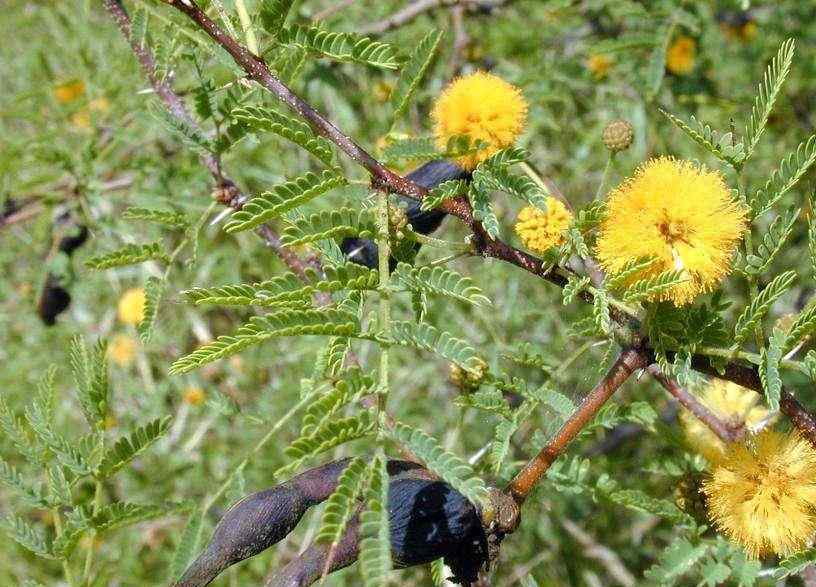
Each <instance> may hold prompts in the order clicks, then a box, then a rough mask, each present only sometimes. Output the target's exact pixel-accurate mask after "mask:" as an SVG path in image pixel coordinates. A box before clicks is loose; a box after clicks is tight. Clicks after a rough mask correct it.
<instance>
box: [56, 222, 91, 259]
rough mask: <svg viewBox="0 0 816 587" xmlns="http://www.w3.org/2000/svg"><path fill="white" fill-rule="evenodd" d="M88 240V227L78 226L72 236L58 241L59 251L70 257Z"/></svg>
mask: <svg viewBox="0 0 816 587" xmlns="http://www.w3.org/2000/svg"><path fill="white" fill-rule="evenodd" d="M86 240H88V227H87V226H85V225H84V224H80V225H79V226H77V227H76V230H75V233H74V234H69V235H66V236H64V237H62V238H61V239H60V242H59V250H60V251H62V252H63V253H66V254H68V255H70V254H71V253H73V252H74V251H75V250H77V249H78V248H79V247H81V246H82V245H83V244H85V241H86Z"/></svg>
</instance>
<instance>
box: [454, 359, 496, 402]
mask: <svg viewBox="0 0 816 587" xmlns="http://www.w3.org/2000/svg"><path fill="white" fill-rule="evenodd" d="M487 371H488V367H487V363H485V362H484V361H483V360H482V359H478V358H477V359H475V360H474V361H473V365H472V366H471V369H470V370H465V369H462V368H461V367H460V366H459V365H457V364H455V363H451V366H450V380H451V383H453V384H454V385H455V386H456V387H458V388H459V389H461V390H462V392H464V393H472V392H474V391H476V390H477V389H479V386H480V385H481V384H482V382H483V381H484V380H485V377H486V376H487Z"/></svg>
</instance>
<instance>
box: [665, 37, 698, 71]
mask: <svg viewBox="0 0 816 587" xmlns="http://www.w3.org/2000/svg"><path fill="white" fill-rule="evenodd" d="M696 59H697V42H696V41H695V40H694V39H692V38H691V37H686V36H682V37H677V39H676V40H675V41H674V43H672V44H671V46H670V47H669V48H668V50H667V51H666V67H667V68H668V69H669V71H670V72H672V73H673V74H675V75H688V74H689V73H691V71H692V70H693V69H694V63H695V61H696Z"/></svg>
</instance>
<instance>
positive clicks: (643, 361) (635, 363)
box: [506, 349, 649, 504]
mask: <svg viewBox="0 0 816 587" xmlns="http://www.w3.org/2000/svg"><path fill="white" fill-rule="evenodd" d="M648 364H649V361H648V357H647V355H646V353H644V352H643V351H641V350H638V349H627V350H624V351H622V352H621V353H620V355H618V358H617V359H616V360H615V363H614V364H613V365H612V367H611V368H610V369H609V371H608V372H607V374H606V375H605V376H604V378H603V379H601V380H600V381H599V382H598V384H597V385H596V386H595V387H594V388H593V389H592V391H590V392H589V394H587V396H586V398H584V401H583V403H581V405H580V406H579V407H578V409H577V410H576V411H575V412H574V413H573V414H572V415H571V416H570V417H569V419H568V420H567V421H566V422H564V424H563V426H561V429H560V430H559V431H558V432H556V434H555V436H554V437H553V438H552V440H550V442H549V443H547V446H545V447H544V448H542V449H541V451H540V452H539V453H538V454H537V455H536V456H535V457H534V458H533V459H532V460H531V461H530V462H529V463H527V465H525V467H524V468H523V469H522V470H521V471H519V473H518V474H517V475H516V476H515V477H514V478H513V480H512V481H511V482H510V484H509V485H508V486H507V489H506V491H507V492H509V493H510V494H511V495H512V496H513V499H515V500H516V503H519V504H521V503H524V500H525V499H527V496H528V495H529V494H530V491H532V489H533V487H534V486H535V484H536V483H537V482H538V480H539V479H541V477H542V476H543V475H544V473H546V472H547V470H548V469H549V468H550V465H552V464H553V461H555V459H557V458H558V457H559V456H560V455H561V453H562V452H564V449H565V448H566V446H567V445H568V444H569V443H570V442H571V441H572V440H573V439H574V438H575V437H576V436H577V435H578V433H579V432H581V430H582V429H583V428H584V426H586V425H587V424H588V423H589V422H590V420H592V418H594V417H595V415H596V414H597V413H598V410H600V409H601V408H602V407H603V405H604V404H605V403H606V402H607V400H608V399H609V398H610V397H612V394H614V393H615V392H616V391H617V390H618V388H619V387H620V386H621V385H623V384H624V383H625V382H626V380H627V379H629V377H630V376H631V375H632V373H634V372H635V371H636V370H637V369H643V368H645V367H646V366H647V365H648Z"/></svg>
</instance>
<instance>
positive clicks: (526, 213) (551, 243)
mask: <svg viewBox="0 0 816 587" xmlns="http://www.w3.org/2000/svg"><path fill="white" fill-rule="evenodd" d="M571 222H572V213H571V212H570V211H569V210H567V207H566V206H565V205H564V204H563V202H561V201H560V200H557V199H555V198H553V197H549V198H547V210H546V211H542V210H539V209H538V208H535V207H533V206H525V207H524V208H522V209H521V211H520V212H519V215H518V217H517V218H516V226H515V231H516V234H518V236H519V238H520V239H521V242H523V243H524V246H525V247H527V248H528V249H530V250H531V251H535V252H536V253H544V252H546V251H547V250H549V249H551V248H553V247H557V246H559V245H562V244H564V241H565V240H566V236H565V233H566V231H567V229H568V228H569V226H570V223H571Z"/></svg>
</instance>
